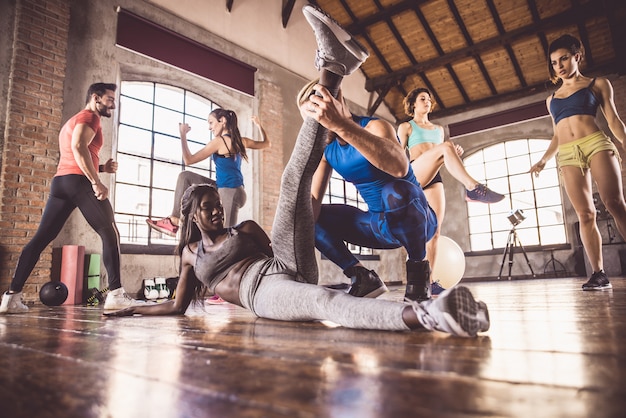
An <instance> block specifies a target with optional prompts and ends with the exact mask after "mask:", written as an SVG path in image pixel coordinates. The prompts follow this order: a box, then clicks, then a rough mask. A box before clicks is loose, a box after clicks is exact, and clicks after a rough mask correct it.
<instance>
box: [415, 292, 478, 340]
mask: <svg viewBox="0 0 626 418" xmlns="http://www.w3.org/2000/svg"><path fill="white" fill-rule="evenodd" d="M411 306H412V307H413V310H414V311H415V314H416V315H417V318H418V319H419V321H420V323H421V324H422V325H423V326H424V328H426V329H427V330H430V331H433V330H437V331H442V332H447V333H449V334H452V335H456V336H459V337H475V336H476V335H477V334H478V333H479V332H485V331H487V330H488V329H489V310H488V309H487V305H486V304H485V303H484V302H481V301H477V300H475V299H474V296H473V295H472V292H470V290H469V289H468V288H467V287H464V286H456V287H453V288H452V289H448V290H446V291H445V292H443V293H442V294H440V295H439V297H438V298H437V299H431V300H427V301H425V302H411Z"/></svg>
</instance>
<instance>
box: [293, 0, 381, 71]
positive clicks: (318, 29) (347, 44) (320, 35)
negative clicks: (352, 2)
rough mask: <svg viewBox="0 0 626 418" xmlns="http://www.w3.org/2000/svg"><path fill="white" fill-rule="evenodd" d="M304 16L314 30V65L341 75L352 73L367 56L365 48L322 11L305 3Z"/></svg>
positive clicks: (319, 68)
mask: <svg viewBox="0 0 626 418" xmlns="http://www.w3.org/2000/svg"><path fill="white" fill-rule="evenodd" d="M302 13H303V14H304V17H305V18H306V20H307V21H308V22H309V24H310V25H311V27H312V28H313V30H314V31H315V39H316V40H317V55H316V57H315V67H316V68H317V69H318V70H321V69H322V68H324V69H326V70H328V71H330V72H331V73H335V74H338V75H341V76H345V75H348V74H352V73H353V72H354V71H356V70H357V69H358V68H359V67H360V66H361V64H362V63H363V62H364V61H365V60H366V59H367V57H369V52H367V49H366V48H365V47H364V46H363V45H361V44H360V43H359V41H357V40H356V39H355V38H353V37H352V35H350V34H349V33H348V32H346V30H345V29H344V28H342V27H341V25H339V23H337V22H336V21H335V20H334V19H333V18H331V17H330V16H328V15H327V14H326V13H325V12H324V11H322V10H320V9H318V8H317V7H315V6H312V5H310V4H307V5H306V6H304V7H303V8H302Z"/></svg>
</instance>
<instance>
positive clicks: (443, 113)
mask: <svg viewBox="0 0 626 418" xmlns="http://www.w3.org/2000/svg"><path fill="white" fill-rule="evenodd" d="M615 72H616V66H615V64H609V65H603V66H599V67H594V68H589V69H586V71H585V75H587V76H589V77H596V76H602V75H605V74H612V73H613V74H614V73H615ZM554 88H556V87H555V86H553V85H551V83H550V82H549V81H546V82H544V83H537V84H533V85H531V86H526V87H524V88H520V89H517V90H515V91H512V92H509V93H502V94H499V95H496V96H491V97H487V98H485V99H480V100H474V101H472V102H471V103H469V104H462V105H458V106H454V107H451V108H448V109H441V110H439V109H435V110H434V111H433V113H432V117H431V119H437V118H443V117H447V116H453V115H456V114H459V113H463V112H467V111H470V110H475V109H478V108H481V107H483V108H484V107H488V106H494V105H498V104H501V103H506V102H509V101H511V100H516V99H523V98H526V97H528V96H529V95H531V94H535V93H541V92H545V93H546V97H547V95H548V94H550V92H551V91H552V89H554ZM396 122H397V123H400V122H404V120H402V119H400V120H397V121H396Z"/></svg>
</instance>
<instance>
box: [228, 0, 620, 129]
mask: <svg viewBox="0 0 626 418" xmlns="http://www.w3.org/2000/svg"><path fill="white" fill-rule="evenodd" d="M232 2H233V0H227V7H228V6H229V5H230V6H232ZM294 3H295V0H283V9H282V22H283V26H284V27H286V25H287V24H288V22H289V17H290V15H291V12H292V9H293V6H294ZM311 3H314V4H316V5H318V6H319V7H321V8H322V9H323V10H325V11H326V12H327V13H328V14H329V15H331V16H332V17H333V18H334V19H335V20H337V21H338V22H339V23H341V24H342V25H343V26H344V27H345V28H346V29H347V30H348V31H350V32H351V33H352V34H353V35H355V36H356V37H357V38H358V39H359V41H361V42H362V43H363V44H364V45H366V46H367V47H368V49H369V51H370V58H369V59H368V60H367V61H366V62H365V63H364V64H363V65H362V67H361V71H362V72H363V74H364V75H365V77H366V84H365V88H366V90H367V91H369V92H371V93H376V94H373V95H372V97H373V100H372V103H371V105H370V109H369V112H370V114H373V113H374V112H375V111H376V109H378V107H379V106H381V105H382V104H383V103H384V104H385V105H386V106H387V107H388V108H389V109H390V111H391V113H392V114H393V115H394V116H395V118H396V120H397V121H398V122H399V121H402V120H406V119H407V115H406V114H405V113H404V109H403V105H402V99H403V98H404V96H405V95H406V94H407V93H408V92H409V91H410V90H411V89H413V88H415V87H420V86H421V87H427V88H428V89H429V90H430V91H431V93H432V95H433V96H434V99H435V100H436V102H437V107H436V108H435V111H434V113H433V117H438V116H441V117H442V116H449V115H453V114H456V113H459V112H462V111H467V110H471V109H474V108H478V107H482V106H487V105H494V104H498V103H502V102H506V101H509V100H512V99H516V98H520V97H523V96H526V95H529V94H533V93H538V92H542V91H547V90H548V89H549V88H550V84H549V83H547V81H548V67H547V49H548V45H549V43H550V42H551V41H553V40H554V39H556V38H557V37H559V36H560V35H562V34H565V33H570V34H572V35H574V36H577V37H578V38H579V39H581V40H582V42H583V44H584V45H585V49H586V64H585V66H584V67H583V73H584V74H585V75H597V74H615V73H619V74H624V73H626V54H625V53H624V52H626V51H622V53H621V54H619V55H618V54H616V49H617V48H619V49H620V50H622V49H623V42H624V41H626V1H624V0H316V1H311ZM619 41H621V42H619Z"/></svg>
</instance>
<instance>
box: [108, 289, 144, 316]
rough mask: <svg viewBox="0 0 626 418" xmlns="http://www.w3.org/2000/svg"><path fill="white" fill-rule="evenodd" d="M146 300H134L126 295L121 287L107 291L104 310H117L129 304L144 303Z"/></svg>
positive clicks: (128, 306) (138, 304) (129, 305)
mask: <svg viewBox="0 0 626 418" xmlns="http://www.w3.org/2000/svg"><path fill="white" fill-rule="evenodd" d="M145 304H146V302H144V301H142V300H136V299H133V298H131V297H130V296H128V294H127V293H126V292H125V291H124V288H123V287H120V288H118V289H115V290H111V291H109V293H108V294H107V298H106V299H105V301H104V310H106V311H117V310H119V309H126V308H130V307H131V306H141V305H145Z"/></svg>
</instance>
